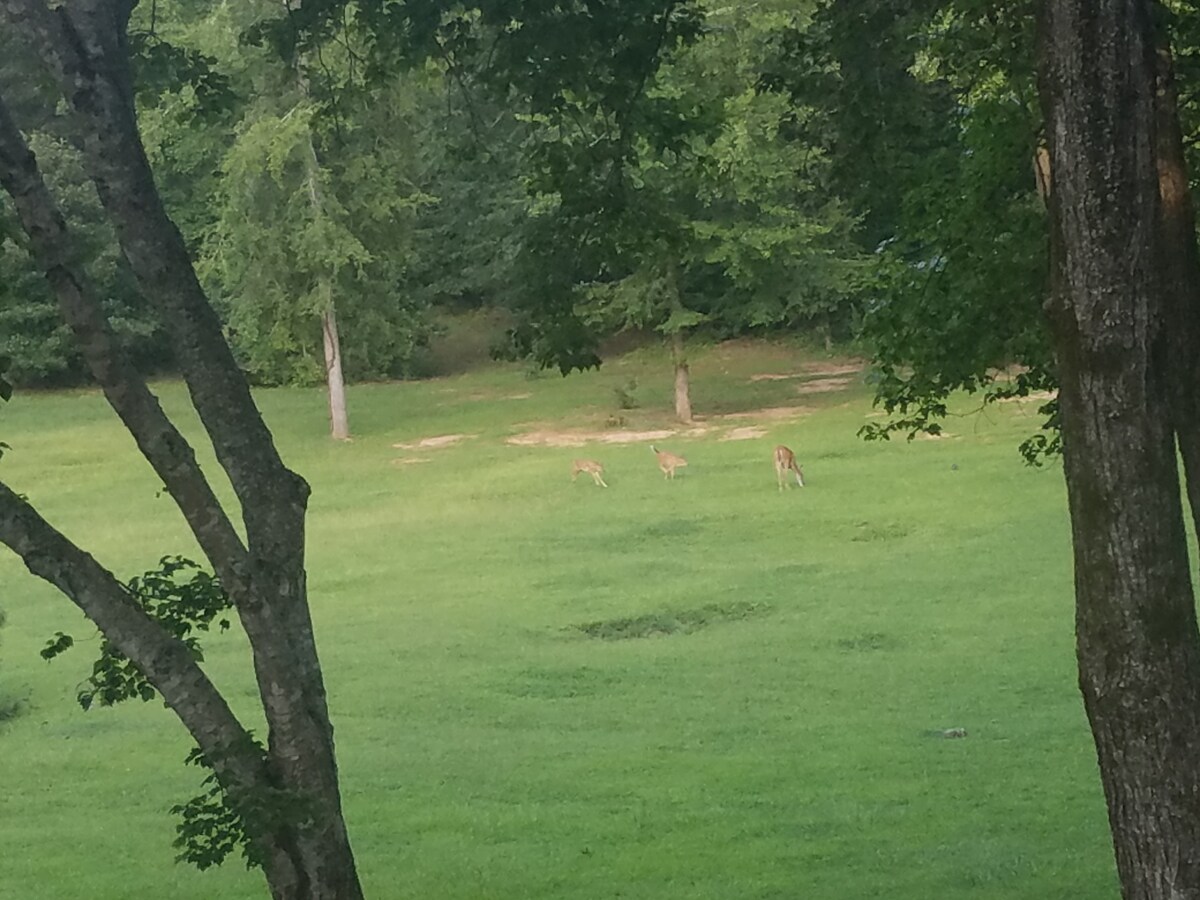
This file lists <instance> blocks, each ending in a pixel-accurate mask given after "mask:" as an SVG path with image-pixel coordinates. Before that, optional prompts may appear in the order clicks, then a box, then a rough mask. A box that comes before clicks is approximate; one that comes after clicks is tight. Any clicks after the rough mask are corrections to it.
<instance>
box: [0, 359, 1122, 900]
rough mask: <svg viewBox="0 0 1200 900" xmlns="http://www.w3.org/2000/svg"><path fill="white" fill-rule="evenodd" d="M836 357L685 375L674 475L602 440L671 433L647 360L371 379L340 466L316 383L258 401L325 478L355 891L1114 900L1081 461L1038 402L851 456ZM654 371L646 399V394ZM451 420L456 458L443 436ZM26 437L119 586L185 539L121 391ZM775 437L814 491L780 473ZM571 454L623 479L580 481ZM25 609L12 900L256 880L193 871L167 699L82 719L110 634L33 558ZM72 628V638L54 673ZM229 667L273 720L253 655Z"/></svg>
mask: <svg viewBox="0 0 1200 900" xmlns="http://www.w3.org/2000/svg"><path fill="white" fill-rule="evenodd" d="M839 362H843V363H844V362H845V361H844V360H830V359H825V358H823V357H822V356H820V355H814V354H812V353H804V352H802V351H800V350H798V349H797V348H793V347H790V346H787V345H750V344H737V345H722V346H720V347H716V348H711V349H708V350H706V351H704V352H702V353H699V354H697V357H696V360H695V363H694V366H693V374H694V394H693V400H694V403H695V406H696V409H697V412H698V413H699V414H701V415H703V416H706V418H705V420H704V421H703V422H702V423H701V425H702V426H703V427H704V429H706V430H703V431H701V430H697V431H696V433H693V434H677V435H675V436H672V437H663V438H662V439H661V440H658V441H656V443H658V444H659V445H660V446H661V447H665V448H667V449H669V450H671V451H673V452H675V453H679V454H682V455H683V456H686V457H687V458H688V460H689V463H690V465H689V467H688V468H687V469H683V470H681V472H680V475H679V477H678V478H677V479H676V480H675V481H674V482H666V481H664V479H663V478H662V475H661V474H660V473H659V472H658V470H657V468H656V466H655V462H654V459H653V457H652V455H651V453H650V451H649V449H648V443H647V442H643V441H631V442H629V443H602V442H600V438H601V437H605V438H609V439H611V435H613V434H616V433H620V432H623V431H631V432H632V431H637V432H647V431H654V430H658V429H671V428H673V427H674V426H672V425H671V424H670V419H669V416H668V410H667V403H668V402H669V380H670V373H669V372H668V370H667V366H666V363H665V360H664V357H663V356H662V355H661V354H659V353H658V352H657V351H651V350H642V351H638V352H636V353H633V354H631V355H629V356H627V357H624V358H622V359H621V360H617V361H615V362H613V363H610V364H608V365H606V366H605V367H604V369H603V370H602V371H601V372H599V373H588V374H585V375H576V376H572V377H571V378H569V379H566V380H564V379H561V378H559V377H558V376H557V375H546V376H544V377H541V378H538V379H534V380H529V379H527V378H526V377H525V375H524V372H523V370H522V369H520V368H519V367H500V368H494V369H489V370H488V371H485V372H478V373H472V374H467V375H462V376H456V377H453V378H445V379H438V380H434V381H428V382H422V383H412V384H402V385H377V386H376V385H368V386H362V387H358V388H355V389H353V390H352V392H351V396H350V402H351V417H352V425H353V427H354V431H355V433H356V440H355V441H354V442H353V443H352V444H348V445H333V444H331V443H330V442H329V441H328V439H326V438H325V437H324V433H325V414H324V408H323V405H322V403H323V399H322V395H321V393H320V392H319V391H316V390H312V391H303V390H277V391H264V392H262V393H261V394H260V398H261V403H262V406H263V408H264V410H265V412H266V415H267V417H268V419H269V420H270V423H271V425H272V427H273V428H274V430H275V433H276V435H277V437H278V440H279V442H280V444H281V446H282V447H283V449H284V453H285V457H286V458H287V459H288V461H289V462H290V463H291V464H292V465H294V466H295V467H296V468H298V469H299V470H300V471H301V472H302V473H303V474H304V475H305V476H306V477H307V478H308V479H309V480H310V482H311V483H312V485H313V488H314V493H313V499H312V505H311V509H312V514H311V518H310V539H311V543H310V546H311V550H310V585H311V590H312V602H313V610H314V618H315V620H316V625H317V628H318V639H319V641H320V646H321V651H322V658H323V662H324V664H325V670H326V678H327V681H328V685H329V689H330V695H331V706H332V709H333V713H334V720H335V724H336V726H337V737H338V744H339V751H340V760H341V770H342V777H343V789H344V793H345V800H346V807H347V815H348V819H349V824H350V827H351V830H352V834H353V838H354V842H355V847H356V851H357V854H358V860H359V864H360V869H361V872H362V875H363V879H364V882H365V886H366V889H367V892H368V895H369V896H372V897H375V898H381V900H385V898H386V900H391V898H406V900H407V898H411V900H451V898H454V900H463V898H494V900H514V898H539V900H599V898H616V897H620V898H626V900H629V898H640V900H699V898H712V900H751V898H754V900H767V898H777V900H783V898H789V900H790V898H817V900H824V898H834V900H840V898H865V897H887V898H889V900H902V898H908V900H926V898H931V897H946V898H961V897H969V898H1013V900H1015V898H1022V900H1025V898H1039V900H1048V898H1115V897H1116V896H1117V888H1116V881H1115V875H1114V869H1113V864H1112V860H1111V853H1110V848H1109V842H1108V835H1107V830H1106V823H1105V816H1104V807H1103V801H1102V797H1101V793H1100V787H1099V780H1098V775H1097V772H1096V767H1095V762H1094V757H1093V753H1092V748H1091V743H1090V737H1089V735H1088V732H1087V728H1086V723H1085V721H1084V717H1083V712H1082V707H1081V703H1080V700H1079V697H1078V693H1077V690H1076V687H1075V672H1074V662H1073V655H1072V636H1071V628H1072V600H1071V573H1070V553H1069V531H1068V524H1067V518H1066V512H1065V496H1064V490H1063V486H1062V477H1061V472H1060V471H1059V469H1058V468H1057V467H1056V466H1051V467H1049V468H1048V469H1046V470H1040V471H1039V470H1033V469H1029V468H1026V467H1025V466H1023V465H1022V463H1021V460H1020V458H1019V456H1018V454H1017V453H1016V450H1015V446H1016V444H1017V443H1018V441H1019V440H1020V439H1021V438H1022V437H1024V436H1026V435H1027V434H1028V433H1030V432H1031V431H1032V430H1033V429H1034V427H1035V425H1036V415H1035V413H1034V412H1033V404H1028V405H1019V404H1006V405H1004V406H1003V408H999V409H991V410H989V411H988V412H987V413H985V414H984V415H982V416H976V417H972V418H964V419H957V420H953V421H951V422H950V423H948V425H947V430H948V431H950V432H953V434H952V435H951V436H949V437H946V438H944V439H942V440H939V441H916V442H913V443H911V444H906V443H903V442H900V443H896V442H893V443H890V444H865V443H863V442H861V441H860V440H859V439H857V438H856V437H855V431H856V430H857V429H858V427H859V426H860V425H861V424H862V422H863V421H864V416H866V415H867V414H868V413H869V412H870V405H869V393H868V391H867V389H866V388H865V387H864V386H863V384H862V380H861V377H859V376H857V375H854V374H847V373H846V372H844V371H842V370H841V368H840V367H839V366H838V365H837V364H838V363H839ZM764 375H779V376H785V375H786V376H793V377H779V378H764V377H754V376H764ZM630 378H636V379H637V382H638V386H637V387H636V388H635V389H631V393H632V394H633V396H634V397H635V398H636V399H637V400H639V401H640V403H641V405H640V406H639V407H638V408H636V409H631V410H621V409H619V408H618V403H617V400H616V394H615V392H614V389H615V388H618V387H623V388H627V389H628V380H629V379H630ZM162 392H163V395H164V399H165V402H166V405H167V406H168V407H169V409H171V410H172V411H177V410H182V409H185V408H186V406H185V402H184V394H183V391H182V390H181V389H180V388H179V387H178V386H176V385H166V386H163V388H162ZM964 408H965V407H964ZM618 416H620V417H623V418H624V424H620V423H619V421H617V420H616V419H615V418H613V417H618ZM610 419H611V420H610ZM186 421H187V422H188V426H189V430H190V431H191V432H192V433H194V432H195V426H194V420H193V419H190V418H188V419H186ZM739 429H740V430H739ZM760 433H761V434H760ZM586 434H591V438H590V439H589V440H590V441H591V442H590V443H588V444H587V446H586V447H584V448H574V447H570V446H566V447H564V446H554V444H561V443H563V442H564V441H567V442H569V441H571V440H583V439H585V438H584V435H586ZM756 434H760V436H758V437H755V436H754V435H756ZM446 435H464V437H462V438H460V439H458V440H457V441H446V442H445V444H446V445H445V446H428V445H426V446H424V447H422V446H420V442H421V441H423V440H424V439H427V438H431V437H439V436H446ZM730 437H735V438H743V439H733V440H731V439H728V438H730ZM513 438H516V439H517V441H516V442H515V443H510V442H509V441H510V440H511V439H513ZM0 439H3V440H5V441H7V442H8V443H10V444H11V445H12V446H13V452H12V453H11V454H9V455H6V456H5V457H4V459H3V462H2V463H0V466H2V467H3V477H4V479H5V480H6V481H7V482H9V483H10V484H11V485H12V486H13V487H14V488H15V489H16V490H19V491H22V492H25V493H27V494H29V495H30V497H31V499H33V500H34V501H35V503H37V505H38V506H39V507H40V508H41V510H42V512H43V514H45V515H46V516H47V517H48V518H49V519H50V520H51V521H52V522H54V523H56V524H57V525H59V526H60V527H61V528H62V529H63V530H64V531H65V532H66V533H67V534H68V535H70V536H71V537H73V538H75V539H76V540H77V541H79V542H80V543H81V544H83V545H84V546H85V547H86V548H87V549H89V550H90V551H92V552H93V553H94V554H95V555H96V556H97V557H98V558H99V559H100V560H101V561H102V562H104V563H105V564H106V565H108V566H110V567H112V568H114V569H115V570H116V571H117V572H119V573H120V574H122V575H123V576H128V575H132V574H136V573H138V572H140V571H142V570H144V569H146V568H148V567H150V566H152V565H153V564H154V562H155V561H156V560H157V558H158V557H159V556H161V555H164V554H167V553H176V552H182V553H185V554H187V553H193V554H194V553H195V551H194V545H193V544H192V543H191V541H190V539H189V538H188V537H187V535H186V534H185V531H184V528H183V526H182V524H181V522H180V520H179V518H178V516H177V515H176V514H175V513H174V511H173V507H172V506H171V505H170V502H169V501H168V500H167V499H164V498H156V496H155V493H156V488H157V484H156V483H155V480H154V478H153V476H152V475H151V473H150V472H149V469H148V467H147V466H145V465H144V464H143V463H141V462H140V460H139V459H138V458H136V457H135V456H134V453H133V449H132V444H131V441H130V440H129V439H128V437H127V436H126V435H124V434H123V432H121V431H120V429H119V428H118V427H117V425H116V424H115V420H114V419H113V418H112V416H111V415H110V414H109V413H108V412H107V409H106V408H105V407H104V405H103V402H102V400H101V398H100V397H99V395H98V394H95V393H90V392H80V393H71V394H53V395H39V396H29V395H24V396H20V395H19V396H18V397H16V398H14V400H13V402H12V403H11V404H9V405H8V406H7V407H6V408H4V409H3V410H0ZM780 442H782V443H786V444H788V445H789V446H791V447H792V448H793V449H794V450H796V452H797V455H798V457H799V458H800V461H801V463H802V465H803V466H804V471H805V480H806V483H807V485H808V486H807V487H806V488H804V489H803V490H799V489H792V490H791V491H789V492H788V493H786V494H780V493H779V492H778V491H777V489H776V486H775V475H774V472H773V470H772V467H771V450H772V448H773V447H774V445H775V444H776V443H780ZM397 443H403V444H409V445H413V446H412V447H411V449H404V448H395V447H394V446H393V445H394V444H397ZM574 456H588V457H595V458H597V459H600V460H601V461H603V462H604V464H605V466H606V475H605V477H606V479H607V480H608V483H609V484H610V485H611V487H609V488H608V489H607V490H605V489H602V488H598V487H596V486H594V485H593V484H592V482H591V480H590V479H589V478H588V477H587V476H583V477H581V478H580V479H579V481H578V483H576V484H572V483H571V482H570V479H569V472H570V463H571V459H572V457H574ZM209 469H210V471H211V470H212V466H211V464H210V465H209ZM0 607H3V608H4V609H5V610H6V611H7V613H8V625H7V627H5V628H4V629H3V630H2V631H0V641H2V646H0V693H3V692H19V693H24V694H27V695H28V701H29V712H28V714H26V715H24V716H23V717H21V718H19V719H17V720H15V721H13V722H10V723H8V724H6V725H0V760H2V761H3V763H2V765H0V848H3V849H2V850H0V897H3V898H5V900H9V898H12V900H18V898H20V900H26V898H34V897H37V898H64V900H66V898H70V900H109V898H112V900H124V898H167V897H169V898H190V900H210V898H217V897H220V898H243V897H246V898H248V897H260V896H264V895H265V888H264V886H263V884H262V881H261V879H260V878H259V876H257V875H256V874H247V873H246V872H245V871H244V870H243V869H242V868H241V867H240V865H239V864H238V863H237V862H236V861H234V862H231V863H230V864H228V865H227V866H226V867H225V868H224V869H222V870H220V871H216V872H207V873H198V872H196V871H194V870H192V869H190V868H186V867H183V866H180V865H176V864H174V863H173V862H172V856H173V851H172V848H171V847H170V841H171V839H172V837H173V821H172V819H171V817H170V816H169V815H168V813H167V812H166V810H167V808H168V807H169V806H171V805H172V804H173V803H176V802H180V801H181V800H183V799H185V798H187V797H189V796H191V795H192V794H193V793H195V792H196V787H197V783H198V777H197V775H198V773H197V771H196V770H194V769H185V768H184V767H183V766H182V765H181V762H182V760H183V758H184V756H185V755H186V753H187V750H188V741H187V738H186V735H185V734H184V732H183V730H182V728H181V727H180V726H179V725H178V724H177V723H176V721H175V720H174V719H173V717H171V716H170V714H169V713H167V712H166V711H164V710H163V709H162V708H161V706H160V705H159V704H157V703H150V704H138V705H130V706H126V707H123V708H118V709H115V710H114V709H99V710H93V711H92V712H89V713H86V714H85V713H83V712H81V711H80V710H79V709H78V707H77V706H76V705H75V704H74V702H73V696H74V690H75V686H76V685H77V684H78V682H79V681H80V680H81V679H82V678H83V677H84V676H85V674H86V673H87V671H88V670H89V668H90V664H91V657H90V655H89V654H90V653H92V652H93V650H94V649H95V646H96V642H95V639H94V638H92V637H90V635H89V630H88V628H87V627H86V625H85V624H84V623H82V621H81V618H80V617H79V616H78V615H77V614H76V613H75V612H74V610H73V607H71V606H70V605H69V604H68V603H67V602H66V601H65V600H64V599H62V598H60V597H59V596H57V595H56V594H55V593H54V592H53V591H52V590H51V589H50V588H48V587H46V586H44V585H42V584H41V583H40V582H37V581H35V580H33V579H32V578H30V577H28V576H27V575H25V574H24V572H23V570H22V569H21V568H20V567H19V565H18V564H17V562H16V561H15V558H14V557H12V556H11V555H9V554H7V553H6V554H5V555H3V556H0ZM595 623H600V624H598V625H597V624H595ZM589 625H594V626H595V627H591V628H588V629H581V628H580V627H579V626H589ZM56 630H63V631H67V632H70V633H72V634H74V635H75V637H76V638H77V639H80V644H81V646H80V647H79V648H77V649H75V650H73V651H71V652H70V653H68V654H67V655H66V656H65V657H64V658H62V659H60V660H57V661H55V662H54V663H52V664H46V663H44V662H42V660H41V659H39V658H38V656H37V650H38V649H39V648H40V647H41V646H42V644H43V643H44V642H45V640H46V639H47V638H48V637H50V636H51V635H52V634H53V632H54V631H56ZM206 646H207V652H208V659H209V664H210V665H209V668H210V670H211V671H212V672H213V673H214V674H215V676H216V678H217V680H218V682H219V683H220V684H222V685H223V686H225V687H226V688H227V691H228V693H229V694H230V696H231V697H232V698H234V702H235V705H236V706H237V707H238V708H239V709H240V710H242V711H244V712H245V713H246V714H247V715H248V716H249V715H251V713H250V712H249V711H250V710H252V709H253V701H254V696H253V692H252V682H251V679H250V677H249V673H248V659H247V654H246V653H245V652H244V645H243V642H242V641H241V639H240V637H239V636H238V635H237V634H229V635H224V636H215V637H210V638H209V639H208V641H207V644H206ZM949 728H965V729H966V730H967V732H968V736H967V737H966V738H962V739H945V738H943V737H941V736H940V733H941V732H942V731H943V730H944V729H949Z"/></svg>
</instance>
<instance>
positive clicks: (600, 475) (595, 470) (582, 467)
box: [571, 459, 608, 487]
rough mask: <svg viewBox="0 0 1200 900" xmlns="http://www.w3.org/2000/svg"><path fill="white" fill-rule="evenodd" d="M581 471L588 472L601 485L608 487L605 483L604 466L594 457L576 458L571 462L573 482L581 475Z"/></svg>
mask: <svg viewBox="0 0 1200 900" xmlns="http://www.w3.org/2000/svg"><path fill="white" fill-rule="evenodd" d="M580 472H587V473H588V474H589V475H591V476H592V481H594V482H596V484H598V485H599V486H600V487H608V485H607V484H605V483H604V466H602V465H600V463H598V462H596V461H595V460H594V459H576V460H574V461H572V463H571V482H572V483H574V481H575V479H576V478H577V477H578V476H579V473H580Z"/></svg>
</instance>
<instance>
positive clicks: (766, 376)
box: [750, 372, 806, 381]
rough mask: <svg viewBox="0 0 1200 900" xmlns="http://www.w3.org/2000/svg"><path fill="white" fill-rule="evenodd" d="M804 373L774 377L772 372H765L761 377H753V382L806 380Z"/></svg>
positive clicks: (751, 378)
mask: <svg viewBox="0 0 1200 900" xmlns="http://www.w3.org/2000/svg"><path fill="white" fill-rule="evenodd" d="M805 377H806V376H805V375H804V373H803V372H792V373H790V374H788V375H774V374H771V373H770V372H764V373H762V374H760V375H751V376H750V380H751V381H788V380H790V379H792V378H805Z"/></svg>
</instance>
